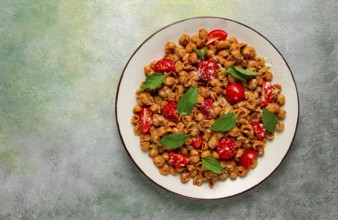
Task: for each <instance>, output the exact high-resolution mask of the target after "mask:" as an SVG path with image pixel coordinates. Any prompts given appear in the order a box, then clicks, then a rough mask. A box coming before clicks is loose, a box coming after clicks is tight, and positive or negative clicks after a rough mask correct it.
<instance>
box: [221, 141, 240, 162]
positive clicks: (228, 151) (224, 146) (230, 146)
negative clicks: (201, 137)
mask: <svg viewBox="0 0 338 220" xmlns="http://www.w3.org/2000/svg"><path fill="white" fill-rule="evenodd" d="M216 151H217V153H218V155H219V157H220V158H221V159H230V158H232V157H233V156H235V154H236V152H237V147H236V143H235V140H234V139H233V138H230V137H226V138H222V139H220V140H218V141H217V146H216Z"/></svg>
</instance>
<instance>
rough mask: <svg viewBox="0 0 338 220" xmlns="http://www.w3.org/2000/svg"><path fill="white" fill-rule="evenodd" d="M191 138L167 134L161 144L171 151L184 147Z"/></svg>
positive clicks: (183, 135)
mask: <svg viewBox="0 0 338 220" xmlns="http://www.w3.org/2000/svg"><path fill="white" fill-rule="evenodd" d="M189 137H190V135H189V134H167V135H164V136H163V137H162V138H161V139H160V143H161V144H162V145H163V146H165V147H167V148H169V149H173V148H178V147H181V146H183V144H184V142H185V141H186V140H187V139H188V138H189Z"/></svg>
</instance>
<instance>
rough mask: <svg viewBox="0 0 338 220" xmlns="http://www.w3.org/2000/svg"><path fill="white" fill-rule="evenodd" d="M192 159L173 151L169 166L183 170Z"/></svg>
mask: <svg viewBox="0 0 338 220" xmlns="http://www.w3.org/2000/svg"><path fill="white" fill-rule="evenodd" d="M189 161H190V159H189V158H188V157H187V156H184V155H182V154H178V153H174V152H172V151H170V152H169V159H168V162H169V164H171V165H173V166H175V167H178V168H183V167H185V166H186V165H187V164H188V163H189Z"/></svg>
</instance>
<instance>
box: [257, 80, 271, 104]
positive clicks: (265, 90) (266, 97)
mask: <svg viewBox="0 0 338 220" xmlns="http://www.w3.org/2000/svg"><path fill="white" fill-rule="evenodd" d="M261 96H262V97H261V102H260V105H261V107H265V106H267V105H268V104H269V103H270V102H271V101H272V99H273V86H272V85H271V83H270V82H267V81H263V84H262V90H261Z"/></svg>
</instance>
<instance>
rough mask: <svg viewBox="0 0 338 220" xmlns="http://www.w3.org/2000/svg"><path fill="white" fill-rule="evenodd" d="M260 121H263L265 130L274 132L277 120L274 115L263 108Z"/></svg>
mask: <svg viewBox="0 0 338 220" xmlns="http://www.w3.org/2000/svg"><path fill="white" fill-rule="evenodd" d="M262 121H263V125H264V127H265V128H266V130H268V131H271V132H274V131H275V128H276V125H277V122H278V118H277V116H276V115H275V114H274V113H272V112H270V111H269V110H267V109H266V108H263V115H262Z"/></svg>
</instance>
